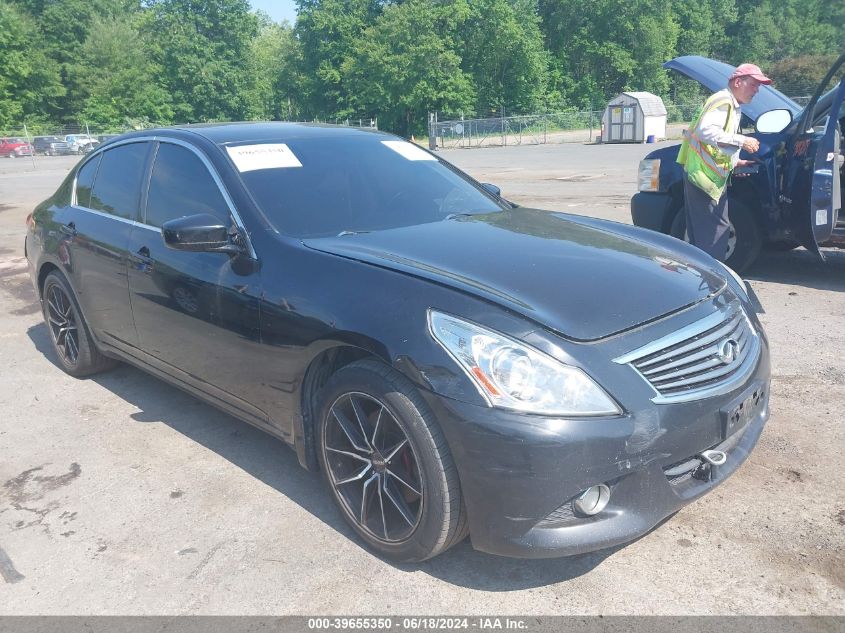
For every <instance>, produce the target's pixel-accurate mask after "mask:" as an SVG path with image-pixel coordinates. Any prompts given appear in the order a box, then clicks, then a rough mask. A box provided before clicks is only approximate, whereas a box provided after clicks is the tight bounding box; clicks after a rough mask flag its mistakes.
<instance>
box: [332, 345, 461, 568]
mask: <svg viewBox="0 0 845 633" xmlns="http://www.w3.org/2000/svg"><path fill="white" fill-rule="evenodd" d="M317 403H318V404H317V418H316V419H317V424H318V429H317V442H318V450H317V453H318V458H319V461H320V468H321V470H322V471H323V476H324V478H325V481H326V483H327V485H328V487H329V490H330V491H331V493H332V496H333V498H334V500H335V502H336V503H337V505H338V506H339V507H340V510H341V512H342V514H343V516H344V518H345V519H346V521H347V522H348V523H349V524H350V525H351V526H352V528H353V529H354V530H355V532H357V534H358V535H359V536H360V537H361V538H362V539H363V540H364V541H365V542H366V544H367V545H368V546H369V547H370V548H372V549H373V550H375V551H377V552H378V553H379V554H381V555H383V556H385V557H387V558H390V559H393V560H396V561H401V562H416V561H422V560H425V559H427V558H431V557H433V556H437V555H438V554H440V553H442V552H444V551H446V550H447V549H449V548H450V547H452V546H453V545H455V544H456V543H458V542H460V541H461V540H463V538H464V537H465V536H466V534H467V525H466V510H465V509H464V505H463V501H462V498H461V491H460V483H459V481H458V474H457V469H456V467H455V464H454V461H453V460H452V455H451V453H450V452H449V447H448V446H447V444H446V440H445V438H444V437H443V433H442V431H441V430H440V428H439V426H438V424H437V422H436V420H435V419H434V416H433V414H432V413H431V411H430V410H429V408H428V406H427V405H426V403H425V401H424V400H423V399H422V397H421V396H420V395H419V393H417V391H416V389H415V388H414V386H413V385H412V384H411V383H410V382H409V381H408V380H407V379H406V378H405V377H404V376H402V375H401V374H399V373H398V372H396V371H395V370H393V369H391V368H390V367H387V366H386V365H383V364H381V363H379V362H376V361H372V360H364V361H358V362H355V363H352V364H351V365H347V366H346V367H343V368H341V369H340V370H339V371H338V372H337V373H335V374H334V375H333V376H332V377H331V379H330V380H329V381H328V383H327V384H326V385H325V386H324V387H323V388H322V389H321V390H320V393H319V394H318V398H317Z"/></svg>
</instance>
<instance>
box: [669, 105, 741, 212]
mask: <svg viewBox="0 0 845 633" xmlns="http://www.w3.org/2000/svg"><path fill="white" fill-rule="evenodd" d="M725 105H727V106H728V117H727V120H726V121H725V127H724V129H725V131H728V130H731V131H733V130H735V129H736V108H734V104H733V101H732V100H731V98H730V96H726V95H725V94H724V93H723V92H717V93H716V94H714V95H711V96H710V98H709V99H707V101H705V102H704V106H703V107H702V108H701V112H700V113H699V115H698V116H697V117H696V118H695V120H694V121H693V122H692V123H690V126H689V129H688V130H686V131H685V132H684V142H683V143H682V144H681V149H680V151H679V152H678V162H679V163H680V164H681V165H683V166H684V172H685V173H686V175H687V178H689V181H690V182H691V183H692V184H694V185H695V186H696V187H698V188H699V189H701V190H702V191H704V192H705V193H706V194H707V195H709V196H710V197H711V198H713V200H716V201H717V202H718V200H719V198H721V197H722V194H723V193H724V192H725V187H727V185H728V177H729V176H730V175H731V169H732V168H733V164H732V163H731V157H730V156H728V155H727V154H725V153H724V152H722V151H720V150H719V148H718V147H713V146H712V145H708V144H707V143H705V142H704V141H702V140H701V139H700V138H699V137H698V135H697V134H696V130H697V129H698V124H699V122H700V121H701V119H702V117H704V115H705V114H707V113H708V112H711V111H712V110H716V109H718V108H721V107H723V106H725Z"/></svg>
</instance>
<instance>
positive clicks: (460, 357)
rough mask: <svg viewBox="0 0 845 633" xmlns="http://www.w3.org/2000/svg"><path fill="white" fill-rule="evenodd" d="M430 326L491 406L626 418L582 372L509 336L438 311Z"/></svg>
mask: <svg viewBox="0 0 845 633" xmlns="http://www.w3.org/2000/svg"><path fill="white" fill-rule="evenodd" d="M428 326H429V330H430V331H431V335H432V336H433V337H434V340H436V341H437V342H438V343H439V344H440V345H441V346H443V348H444V349H445V350H446V351H447V352H448V353H449V354H450V355H451V356H452V358H454V359H455V361H457V363H458V365H460V367H461V369H463V370H464V372H465V373H466V375H467V376H469V378H470V380H472V382H473V383H474V384H475V386H476V388H477V389H478V392H479V393H480V394H481V395H482V397H484V399H485V400H486V401H487V402H488V403H489V404H490V405H491V406H494V407H500V408H503V409H513V410H515V411H524V412H526V413H538V414H542V415H556V416H587V415H618V414H620V413H622V410H621V409H620V408H619V407H618V406H617V405H616V403H615V402H614V401H613V400H612V399H611V398H610V396H608V395H607V393H605V391H604V390H603V389H602V388H601V387H599V386H598V385H597V384H596V383H595V382H594V381H593V379H592V378H590V377H589V376H588V375H587V374H585V373H584V372H583V371H582V370H580V369H579V368H577V367H570V366H568V365H564V364H563V363H561V362H559V361H557V360H555V359H554V358H552V357H550V356H548V355H546V354H544V353H542V352H540V351H538V350H535V349H533V348H531V347H529V346H527V345H525V344H523V343H520V342H518V341H515V340H513V339H512V338H509V337H507V336H505V335H504V334H500V333H498V332H494V331H493V330H488V329H486V328H483V327H481V326H480V325H476V324H475V323H470V322H468V321H464V320H462V319H459V318H457V317H453V316H450V315H448V314H443V313H442V312H437V311H435V310H429V311H428Z"/></svg>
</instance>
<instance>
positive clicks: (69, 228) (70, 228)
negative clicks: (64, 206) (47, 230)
mask: <svg viewBox="0 0 845 633" xmlns="http://www.w3.org/2000/svg"><path fill="white" fill-rule="evenodd" d="M59 230H60V231H61V232H62V233H64V234H65V235H69V236H70V237H74V236H75V235H76V224H74V223H73V222H68V223H67V224H60V225H59Z"/></svg>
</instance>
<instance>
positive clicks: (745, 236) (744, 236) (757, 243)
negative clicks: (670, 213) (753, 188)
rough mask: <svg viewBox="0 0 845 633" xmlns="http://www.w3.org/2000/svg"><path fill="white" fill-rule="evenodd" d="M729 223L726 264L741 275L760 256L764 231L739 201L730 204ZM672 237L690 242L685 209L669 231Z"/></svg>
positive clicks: (677, 215) (680, 212) (677, 214)
mask: <svg viewBox="0 0 845 633" xmlns="http://www.w3.org/2000/svg"><path fill="white" fill-rule="evenodd" d="M728 222H729V224H730V228H729V229H728V230H729V232H730V233H729V236H728V246H727V251H726V253H725V264H727V266H728V267H729V268H731V269H732V270H734V271H736V272H738V273H741V272H742V271H744V270H745V269H746V268H748V267H749V266H751V264H753V263H754V261H755V260H756V259H757V257H758V256H759V255H760V249H761V247H762V245H763V236H762V231H761V230H760V225H759V224H758V222H757V219H756V218H755V217H754V215H753V213H752V212H751V209H749V208H748V207H747V206H745V205H744V204H743V203H742V202H739V201H738V200H734V199H731V200H730V201H729V202H728ZM669 234H670V235H671V236H672V237H677V238H678V239H679V240H684V241H685V242H689V236H688V235H687V216H686V211H685V209H684V208H683V207H681V209H679V210H678V212H677V213H676V214H675V219H674V220H673V221H672V227H671V229H670V231H669Z"/></svg>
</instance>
